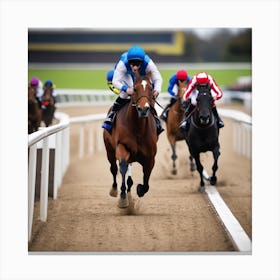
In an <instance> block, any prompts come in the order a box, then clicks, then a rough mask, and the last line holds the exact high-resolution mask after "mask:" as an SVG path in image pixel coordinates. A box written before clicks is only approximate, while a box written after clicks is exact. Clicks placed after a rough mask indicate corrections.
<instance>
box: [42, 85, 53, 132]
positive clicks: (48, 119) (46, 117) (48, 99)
mask: <svg viewBox="0 0 280 280" xmlns="http://www.w3.org/2000/svg"><path fill="white" fill-rule="evenodd" d="M52 91H53V89H52V88H51V87H49V86H47V87H45V88H44V94H43V96H42V100H41V103H42V121H43V122H44V123H45V125H46V127H48V126H49V125H51V124H52V121H53V118H54V112H55V109H56V108H55V103H54V97H53V95H52Z"/></svg>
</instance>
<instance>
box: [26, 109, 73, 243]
mask: <svg viewBox="0 0 280 280" xmlns="http://www.w3.org/2000/svg"><path fill="white" fill-rule="evenodd" d="M55 117H56V118H57V119H58V120H59V124H56V125H53V126H50V127H46V128H43V129H41V130H39V131H37V132H34V133H32V134H30V135H29V136H28V148H29V159H28V240H29V241H30V239H31V232H32V223H33V212H34V201H35V184H36V171H37V150H38V148H42V165H41V182H40V220H41V221H46V220H47V211H48V190H49V151H50V148H55V153H54V154H55V156H54V178H53V198H54V199H56V198H57V192H58V189H59V187H60V185H61V182H62V178H63V176H64V173H65V171H66V169H67V167H68V163H69V117H68V115H66V114H63V113H56V114H55Z"/></svg>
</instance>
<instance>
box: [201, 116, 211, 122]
mask: <svg viewBox="0 0 280 280" xmlns="http://www.w3.org/2000/svg"><path fill="white" fill-rule="evenodd" d="M199 119H200V122H201V124H208V123H209V120H210V115H205V116H200V117H199Z"/></svg>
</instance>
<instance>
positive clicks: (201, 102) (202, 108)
mask: <svg viewBox="0 0 280 280" xmlns="http://www.w3.org/2000/svg"><path fill="white" fill-rule="evenodd" d="M196 101H197V105H196V107H197V112H198V120H199V122H200V124H201V125H208V124H209V123H210V121H212V107H213V101H214V99H213V97H212V95H211V92H210V90H209V89H207V90H199V93H198V95H197V99H196Z"/></svg>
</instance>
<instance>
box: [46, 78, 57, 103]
mask: <svg viewBox="0 0 280 280" xmlns="http://www.w3.org/2000/svg"><path fill="white" fill-rule="evenodd" d="M55 87H56V86H55V84H54V83H53V81H52V80H46V81H45V83H44V87H43V89H44V90H45V89H46V88H50V89H51V92H52V96H53V99H54V103H56V92H55V90H54V89H55Z"/></svg>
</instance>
